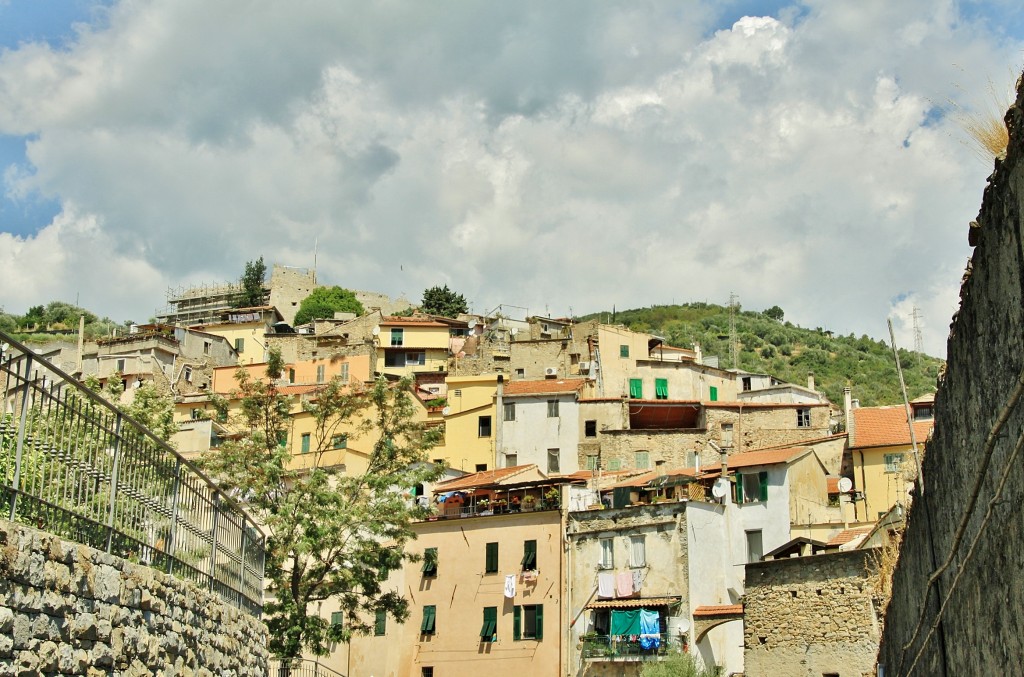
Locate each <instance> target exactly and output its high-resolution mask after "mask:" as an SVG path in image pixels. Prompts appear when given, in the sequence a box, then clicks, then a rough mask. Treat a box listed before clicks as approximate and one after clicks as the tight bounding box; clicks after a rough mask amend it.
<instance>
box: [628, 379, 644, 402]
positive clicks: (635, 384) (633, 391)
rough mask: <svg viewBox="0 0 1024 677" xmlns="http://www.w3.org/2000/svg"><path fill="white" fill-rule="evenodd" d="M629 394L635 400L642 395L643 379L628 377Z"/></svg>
mask: <svg viewBox="0 0 1024 677" xmlns="http://www.w3.org/2000/svg"><path fill="white" fill-rule="evenodd" d="M629 396H630V397H632V398H633V399H635V400H639V399H641V398H642V397H643V396H644V382H643V379H639V378H631V379H629Z"/></svg>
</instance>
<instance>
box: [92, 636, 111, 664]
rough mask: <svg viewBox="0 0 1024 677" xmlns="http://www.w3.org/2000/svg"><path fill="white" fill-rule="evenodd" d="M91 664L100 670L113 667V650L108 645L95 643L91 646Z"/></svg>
mask: <svg viewBox="0 0 1024 677" xmlns="http://www.w3.org/2000/svg"><path fill="white" fill-rule="evenodd" d="M91 653H92V664H93V665H95V666H96V667H100V668H108V667H112V666H113V665H114V650H113V649H112V648H111V647H110V645H109V644H104V643H102V642H96V643H95V644H93V646H92V652H91Z"/></svg>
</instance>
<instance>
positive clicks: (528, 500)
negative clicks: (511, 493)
mask: <svg viewBox="0 0 1024 677" xmlns="http://www.w3.org/2000/svg"><path fill="white" fill-rule="evenodd" d="M536 503H537V497H536V496H526V497H525V498H523V510H525V511H526V512H531V511H532V510H533V507H534V504H536Z"/></svg>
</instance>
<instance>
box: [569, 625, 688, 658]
mask: <svg viewBox="0 0 1024 677" xmlns="http://www.w3.org/2000/svg"><path fill="white" fill-rule="evenodd" d="M669 639H670V638H669V635H668V633H665V632H663V633H661V635H660V636H659V641H658V646H657V647H651V648H650V649H645V648H643V646H642V645H641V643H640V639H639V638H638V637H636V636H630V635H622V636H611V635H584V636H583V640H582V641H583V648H582V656H583V658H585V659H590V660H595V659H596V660H606V661H614V660H649V659H654V658H657V657H658V656H664V655H665V654H666V653H667V652H668V649H669V646H668V643H669Z"/></svg>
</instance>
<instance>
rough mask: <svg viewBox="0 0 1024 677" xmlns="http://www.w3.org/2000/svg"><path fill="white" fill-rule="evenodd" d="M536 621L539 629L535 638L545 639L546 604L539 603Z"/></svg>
mask: <svg viewBox="0 0 1024 677" xmlns="http://www.w3.org/2000/svg"><path fill="white" fill-rule="evenodd" d="M536 623H537V631H536V632H537V634H536V635H535V638H536V639H544V605H543V604H538V605H537V620H536Z"/></svg>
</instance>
